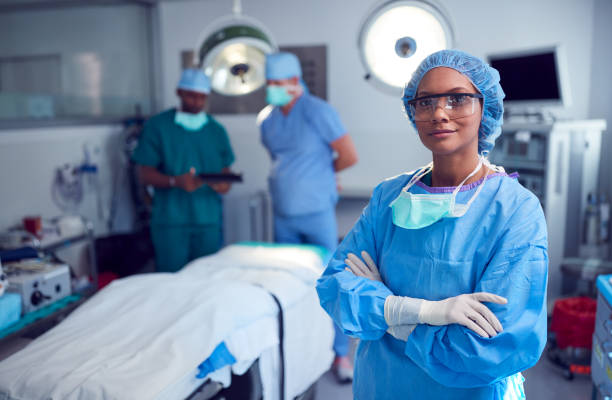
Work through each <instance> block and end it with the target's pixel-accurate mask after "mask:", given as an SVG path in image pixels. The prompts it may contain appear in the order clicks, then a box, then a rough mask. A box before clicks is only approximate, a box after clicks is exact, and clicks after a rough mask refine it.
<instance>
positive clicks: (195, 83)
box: [177, 69, 210, 94]
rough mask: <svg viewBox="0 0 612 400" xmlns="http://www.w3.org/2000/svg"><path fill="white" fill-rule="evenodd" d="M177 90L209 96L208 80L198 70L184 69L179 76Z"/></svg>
mask: <svg viewBox="0 0 612 400" xmlns="http://www.w3.org/2000/svg"><path fill="white" fill-rule="evenodd" d="M177 88H178V89H183V90H190V91H192V92H198V93H204V94H210V79H208V76H206V74H205V73H204V71H202V70H200V69H186V70H184V71H183V73H182V74H181V80H180V81H179V83H178V86H177Z"/></svg>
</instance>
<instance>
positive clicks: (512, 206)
mask: <svg viewBox="0 0 612 400" xmlns="http://www.w3.org/2000/svg"><path fill="white" fill-rule="evenodd" d="M503 98H504V93H503V91H502V88H501V86H500V84H499V73H498V72H497V71H496V70H495V69H493V68H491V67H490V66H488V65H487V64H486V63H485V62H484V61H482V60H481V59H479V58H477V57H474V56H472V55H469V54H467V53H464V52H461V51H457V50H443V51H439V52H437V53H434V54H431V55H430V56H428V57H427V58H426V59H425V60H424V61H423V62H422V63H421V65H420V66H419V67H418V69H417V70H416V71H415V72H414V74H413V76H412V79H411V80H410V82H409V83H408V84H407V86H406V88H405V89H404V97H403V101H404V106H405V108H406V112H407V113H408V117H409V119H410V121H411V122H412V124H413V125H414V126H415V127H416V129H417V131H418V134H419V137H420V139H421V141H422V143H423V145H424V146H425V147H426V148H427V149H428V150H430V151H431V153H432V159H433V161H432V163H430V164H428V165H427V166H425V167H422V168H419V169H417V170H416V171H414V172H410V173H404V174H401V175H399V176H397V177H394V178H390V179H387V180H385V181H384V182H382V183H381V184H379V185H378V186H377V187H376V188H375V189H374V192H373V194H372V197H371V199H370V202H369V204H368V206H367V207H366V208H365V209H364V211H363V214H362V215H361V217H360V219H359V220H358V221H357V223H356V224H355V226H354V227H353V229H352V230H351V232H350V233H349V234H348V235H347V236H346V238H345V239H344V241H343V242H342V243H341V244H340V246H339V247H338V249H337V251H336V252H335V254H334V256H333V258H332V260H331V261H330V263H329V265H328V266H327V269H326V270H325V272H324V273H323V276H322V277H321V278H320V279H319V281H318V283H317V291H318V293H319V299H320V302H321V305H322V306H323V308H324V309H325V310H326V311H327V312H328V313H329V315H330V316H331V317H332V318H333V319H334V321H335V322H336V324H338V325H339V326H340V327H341V328H342V330H343V331H344V332H345V333H347V334H348V335H351V336H354V337H357V338H359V339H361V340H360V343H359V347H358V349H357V354H356V360H355V361H356V365H355V379H354V383H353V392H354V396H355V399H361V400H367V399H377V400H381V399H454V400H459V399H466V400H467V399H469V400H481V399H482V400H484V399H487V400H492V399H494V400H496V399H500V400H501V399H504V400H506V399H523V398H524V392H523V380H524V379H523V377H522V375H521V371H523V370H525V369H527V368H529V367H531V366H533V365H534V364H535V363H536V362H537V361H538V359H539V357H540V354H541V352H542V350H543V348H544V345H545V343H546V282H547V269H548V254H547V246H548V244H547V233H546V223H545V221H544V215H543V212H542V208H541V206H540V203H539V201H538V199H537V198H536V197H535V196H534V195H533V194H532V193H531V192H529V191H528V190H527V189H525V188H524V187H523V186H521V185H520V184H519V183H518V181H517V175H516V174H512V175H507V174H506V173H505V172H504V170H503V168H501V167H496V166H493V165H492V164H490V163H489V162H488V161H487V159H486V155H487V154H488V152H489V151H490V150H491V149H492V148H493V146H494V143H495V139H496V138H497V137H498V136H499V135H500V133H501V124H502V117H503V104H502V99H503Z"/></svg>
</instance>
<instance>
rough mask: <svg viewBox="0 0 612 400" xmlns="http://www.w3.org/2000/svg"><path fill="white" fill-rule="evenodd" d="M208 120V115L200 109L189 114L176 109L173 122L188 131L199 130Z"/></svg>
mask: <svg viewBox="0 0 612 400" xmlns="http://www.w3.org/2000/svg"><path fill="white" fill-rule="evenodd" d="M207 122H208V115H207V114H206V113H205V112H204V111H201V112H199V113H197V114H191V113H187V112H184V111H178V110H177V111H176V115H175V116H174V123H175V124H177V125H180V126H182V127H183V128H185V129H186V130H188V131H197V130H200V129H201V128H202V127H203V126H204V125H206V123H207Z"/></svg>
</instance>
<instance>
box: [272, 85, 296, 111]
mask: <svg viewBox="0 0 612 400" xmlns="http://www.w3.org/2000/svg"><path fill="white" fill-rule="evenodd" d="M291 100H293V96H292V95H291V94H290V93H289V89H288V88H287V87H286V86H278V85H269V86H267V87H266V102H267V103H268V104H272V105H273V106H279V107H282V106H286V105H287V104H289V103H290V102H291Z"/></svg>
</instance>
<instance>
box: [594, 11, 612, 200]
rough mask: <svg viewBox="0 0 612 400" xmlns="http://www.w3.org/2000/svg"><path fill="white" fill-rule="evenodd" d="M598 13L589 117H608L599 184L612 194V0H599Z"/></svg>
mask: <svg viewBox="0 0 612 400" xmlns="http://www.w3.org/2000/svg"><path fill="white" fill-rule="evenodd" d="M594 15H595V18H594V24H593V49H592V52H593V56H592V62H591V85H590V90H591V93H590V98H589V117H591V118H603V119H605V120H607V121H608V129H607V131H606V132H604V135H603V137H602V141H601V148H602V156H603V157H602V160H601V164H600V170H599V182H600V183H599V186H600V187H601V190H602V191H604V192H605V193H607V194H608V195H612V154H611V153H612V151H611V150H612V134H611V133H612V74H610V66H612V46H611V45H610V39H611V38H612V25H611V24H610V18H612V1H610V0H596V1H595V13H594Z"/></svg>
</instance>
